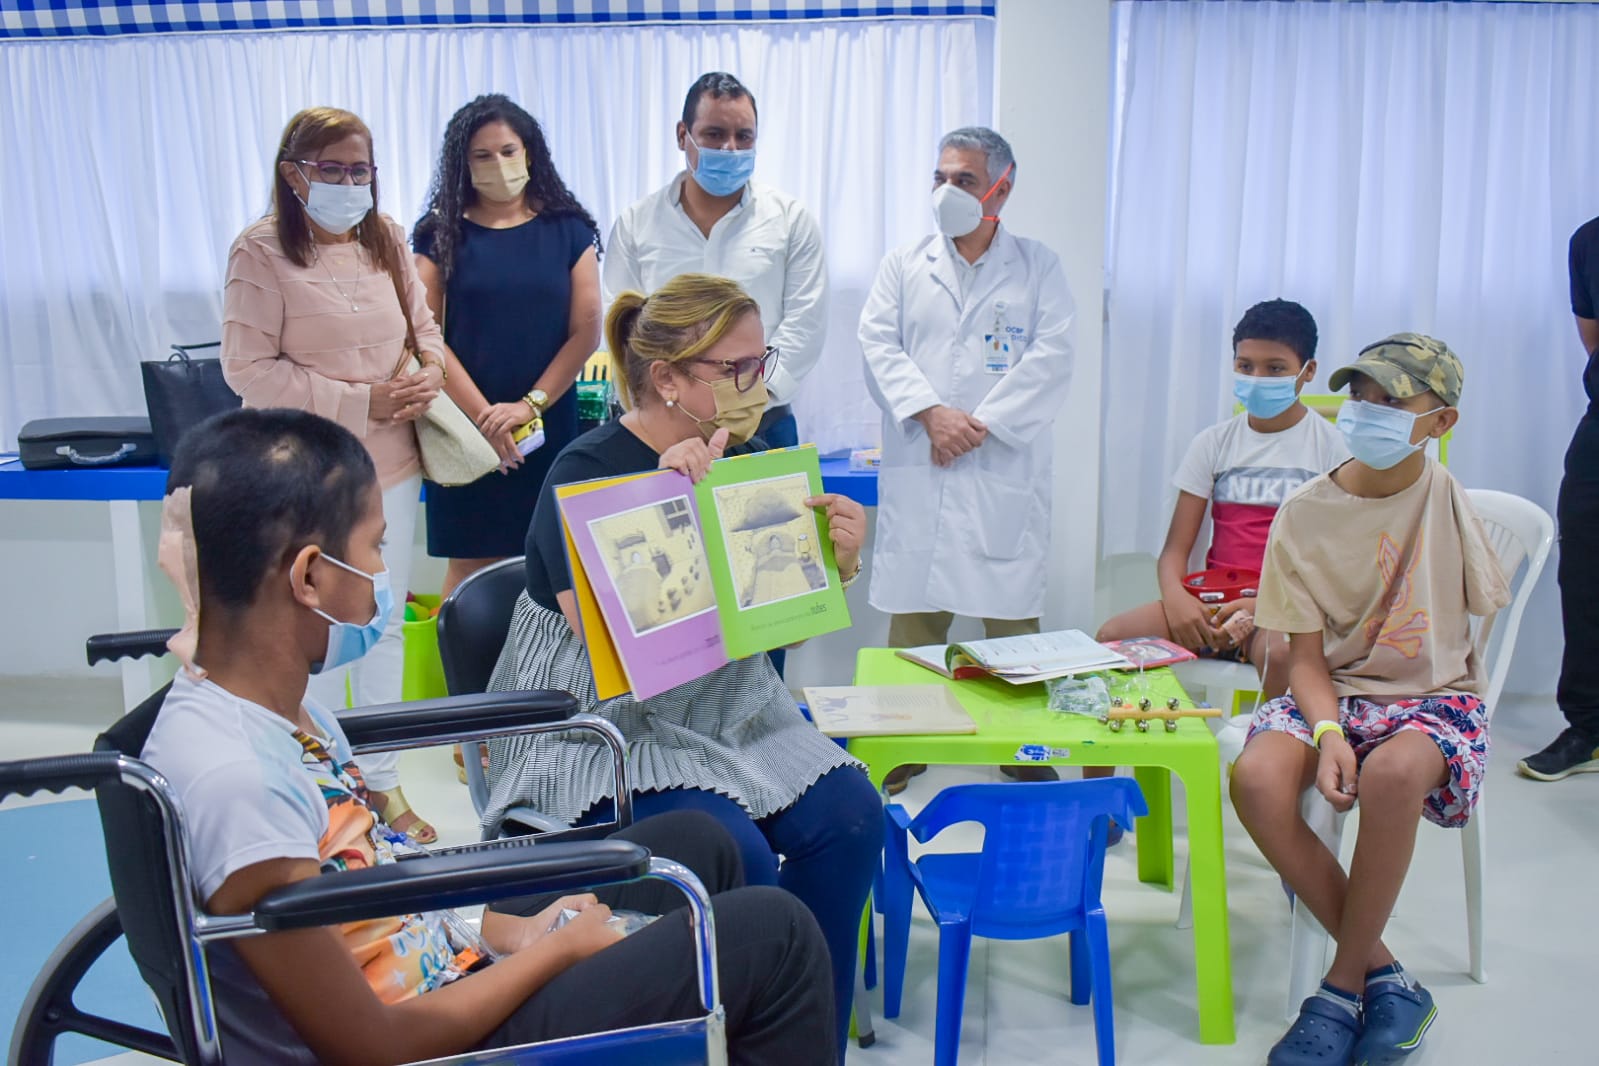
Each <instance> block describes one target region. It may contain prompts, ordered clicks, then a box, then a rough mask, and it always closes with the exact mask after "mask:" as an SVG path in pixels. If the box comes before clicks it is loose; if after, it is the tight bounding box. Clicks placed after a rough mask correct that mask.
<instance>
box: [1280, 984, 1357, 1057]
mask: <svg viewBox="0 0 1599 1066" xmlns="http://www.w3.org/2000/svg"><path fill="white" fill-rule="evenodd" d="M1359 1039H1360V1020H1359V1019H1358V1018H1356V1017H1355V1016H1354V1015H1352V1014H1350V1013H1349V1012H1348V1011H1347V1010H1345V1009H1344V1008H1342V1007H1340V1006H1338V1004H1336V1003H1329V1002H1328V1001H1327V999H1326V998H1325V997H1323V996H1311V997H1310V998H1309V999H1307V1000H1305V1002H1303V1003H1301V1004H1300V1005H1299V1017H1298V1018H1297V1019H1295V1021H1294V1024H1293V1025H1292V1026H1291V1027H1290V1028H1289V1030H1288V1032H1286V1033H1284V1034H1283V1038H1282V1039H1281V1040H1279V1041H1277V1045H1276V1046H1275V1047H1273V1048H1272V1049H1271V1054H1269V1055H1267V1056H1266V1063H1267V1066H1349V1062H1350V1057H1351V1056H1352V1055H1353V1054H1354V1051H1355V1044H1356V1042H1357V1041H1358V1040H1359Z"/></svg>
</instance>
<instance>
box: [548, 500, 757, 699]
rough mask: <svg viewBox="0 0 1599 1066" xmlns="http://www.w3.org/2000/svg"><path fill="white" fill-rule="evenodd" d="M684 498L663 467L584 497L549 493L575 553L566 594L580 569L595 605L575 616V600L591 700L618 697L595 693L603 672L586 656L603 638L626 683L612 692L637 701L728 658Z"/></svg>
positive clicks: (593, 655)
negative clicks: (589, 674)
mask: <svg viewBox="0 0 1599 1066" xmlns="http://www.w3.org/2000/svg"><path fill="white" fill-rule="evenodd" d="M563 488H565V489H568V490H570V489H572V488H574V486H563ZM693 494H694V486H693V485H692V484H691V483H690V482H689V479H688V478H686V477H684V476H683V475H682V474H679V473H677V472H676V471H671V470H665V471H661V472H659V473H654V474H648V475H646V476H643V477H638V478H632V479H630V480H627V481H622V482H620V483H614V482H613V483H611V484H607V485H601V486H598V487H592V488H589V489H588V491H579V492H571V491H568V492H565V493H563V492H562V491H561V490H560V489H557V490H556V499H557V500H558V501H559V503H560V507H561V517H562V519H563V520H564V521H565V524H566V530H567V535H568V536H569V537H570V538H571V541H572V546H573V548H574V549H575V551H576V555H575V557H571V558H569V560H568V561H569V562H570V563H571V564H572V566H571V569H572V578H573V588H574V590H576V589H577V588H578V586H579V584H580V579H579V577H578V573H579V570H581V571H582V572H583V577H582V579H581V582H582V583H585V584H588V585H590V586H591V587H592V589H593V593H594V597H593V604H594V606H596V607H597V608H598V614H597V616H595V615H594V614H585V613H584V610H583V608H584V604H583V597H581V596H579V598H578V614H579V618H580V620H581V622H582V627H583V637H584V644H585V646H586V647H587V648H588V652H589V661H590V663H591V664H593V665H594V667H595V674H594V678H595V694H596V695H597V696H599V697H600V698H601V699H605V698H608V697H609V696H613V695H619V694H620V692H617V691H609V689H611V688H614V683H613V684H611V685H608V686H607V691H602V690H601V689H600V679H601V675H602V673H608V672H609V671H608V669H607V664H605V663H603V662H602V661H601V660H599V659H596V651H597V650H599V651H602V652H603V648H604V645H605V643H606V642H607V641H608V642H609V643H610V644H612V645H613V646H614V647H615V650H616V656H617V658H618V660H619V661H620V666H621V673H622V674H623V676H624V678H625V681H626V685H625V687H624V688H622V689H621V690H620V691H621V692H625V691H628V690H631V691H632V692H633V693H634V694H635V695H636V696H638V697H639V698H640V699H646V698H648V697H650V696H653V695H656V694H658V693H661V692H665V691H666V690H667V689H670V688H675V687H676V686H678V685H681V684H683V683H684V682H685V681H692V680H693V679H695V678H696V677H703V676H704V675H705V674H708V673H710V672H711V671H712V670H715V669H716V668H717V667H719V666H721V665H722V664H723V663H725V662H727V661H728V659H727V650H726V648H725V647H724V646H723V644H722V627H721V622H720V620H719V619H718V617H717V614H716V600H715V594H714V592H713V590H712V587H711V582H710V567H709V565H708V563H707V560H706V557H705V546H704V540H703V538H702V537H701V535H700V531H699V524H698V522H697V521H696V520H695V516H694V495H693ZM602 630H603V631H604V637H603V638H601V635H600V631H602Z"/></svg>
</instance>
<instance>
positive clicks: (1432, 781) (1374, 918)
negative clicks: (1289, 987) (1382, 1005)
mask: <svg viewBox="0 0 1599 1066" xmlns="http://www.w3.org/2000/svg"><path fill="white" fill-rule="evenodd" d="M1448 777H1449V769H1448V766H1447V764H1446V763H1445V762H1444V757H1443V753H1442V752H1441V751H1439V750H1438V745H1437V744H1435V743H1433V741H1432V740H1431V739H1430V738H1428V737H1427V736H1426V735H1425V734H1423V733H1420V732H1417V731H1416V730H1413V729H1407V730H1402V731H1400V732H1398V733H1396V734H1394V735H1393V736H1392V737H1391V738H1390V739H1388V740H1386V741H1384V742H1383V743H1382V744H1381V745H1379V746H1378V747H1377V748H1376V749H1375V750H1374V751H1372V753H1371V754H1370V755H1368V756H1366V760H1365V762H1364V763H1362V764H1361V767H1360V778H1359V788H1360V812H1361V818H1360V833H1359V835H1358V836H1356V838H1355V857H1354V859H1353V860H1351V862H1350V864H1349V877H1348V880H1347V882H1346V887H1345V889H1344V892H1343V905H1342V907H1341V908H1340V911H1341V913H1342V920H1341V921H1339V922H1338V924H1337V925H1336V927H1335V926H1331V925H1327V922H1326V920H1325V919H1321V915H1320V913H1319V912H1318V913H1317V914H1316V917H1317V918H1318V919H1321V921H1322V925H1323V926H1325V927H1326V928H1328V929H1333V928H1336V929H1337V934H1336V936H1337V940H1338V952H1337V954H1336V955H1335V956H1334V957H1333V964H1332V969H1330V970H1328V971H1327V982H1328V983H1329V984H1331V985H1333V986H1334V987H1335V988H1346V989H1349V990H1350V991H1354V992H1358V991H1360V990H1361V989H1362V988H1363V987H1364V986H1365V983H1366V974H1367V973H1368V972H1369V971H1371V970H1373V969H1375V968H1376V967H1378V966H1386V965H1387V964H1388V963H1390V962H1392V961H1393V955H1392V954H1390V953H1389V951H1388V949H1387V948H1385V947H1383V945H1382V940H1381V937H1382V931H1383V927H1384V926H1385V925H1387V924H1388V917H1389V915H1390V914H1392V913H1393V909H1394V901H1395V900H1397V899H1398V898H1399V889H1400V886H1402V885H1403V884H1404V883H1405V874H1406V873H1407V872H1408V871H1409V869H1410V858H1411V855H1412V853H1413V852H1414V851H1415V847H1416V824H1417V823H1418V822H1419V821H1420V820H1421V806H1422V801H1423V800H1424V799H1425V798H1426V796H1427V793H1429V792H1431V791H1433V790H1434V789H1436V788H1439V787H1440V786H1442V785H1443V784H1444V783H1445V782H1446V781H1447V780H1448ZM1262 850H1264V849H1262ZM1323 850H1324V851H1325V850H1326V849H1323ZM1290 883H1292V879H1291V878H1290ZM1307 902H1308V901H1307ZM1312 910H1313V911H1314V910H1315V908H1314V907H1313V908H1312Z"/></svg>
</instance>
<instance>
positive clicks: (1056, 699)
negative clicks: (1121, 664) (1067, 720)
mask: <svg viewBox="0 0 1599 1066" xmlns="http://www.w3.org/2000/svg"><path fill="white" fill-rule="evenodd" d="M1045 687H1046V688H1047V689H1048V691H1049V709H1050V710H1052V711H1055V712H1057V713H1059V714H1081V715H1086V716H1088V717H1090V718H1098V717H1099V716H1100V715H1102V714H1105V713H1106V712H1108V711H1109V710H1110V688H1109V686H1107V685H1106V683H1105V677H1104V675H1103V674H1085V675H1082V676H1080V677H1057V678H1054V679H1053V680H1051V681H1047V682H1045Z"/></svg>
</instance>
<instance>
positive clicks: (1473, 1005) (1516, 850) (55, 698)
mask: <svg viewBox="0 0 1599 1066" xmlns="http://www.w3.org/2000/svg"><path fill="white" fill-rule="evenodd" d="M4 691H5V693H6V696H5V701H4V702H5V707H4V711H3V712H0V715H3V717H0V750H3V751H4V752H5V753H6V755H7V756H8V757H21V756H27V755H35V754H55V753H60V752H66V751H73V750H82V749H83V746H84V744H85V743H86V742H87V740H88V738H89V737H90V736H92V734H93V732H94V731H95V730H96V729H98V728H102V727H103V726H104V725H105V724H106V723H107V722H108V721H109V717H108V716H109V715H110V714H111V713H113V712H112V711H111V710H110V709H106V710H101V711H98V712H85V711H83V710H81V709H74V708H81V705H82V703H83V702H84V701H86V700H87V701H90V702H92V703H94V704H96V705H98V706H100V707H102V708H112V707H114V705H115V699H116V689H115V686H114V685H107V686H101V687H99V688H90V689H85V688H83V687H81V686H69V687H65V688H64V687H63V686H61V685H32V686H30V685H21V686H18V685H12V686H8V687H6V688H5V689H4ZM1558 725H1559V718H1558V715H1557V714H1556V712H1555V711H1554V709H1553V707H1552V705H1551V704H1550V703H1549V702H1548V701H1546V700H1545V701H1535V700H1507V701H1506V704H1505V706H1504V707H1503V708H1501V710H1500V712H1499V714H1498V715H1496V717H1495V721H1494V728H1493V736H1494V744H1495V754H1494V759H1493V762H1492V764H1491V767H1490V770H1489V780H1488V785H1487V796H1488V798H1489V800H1490V801H1491V803H1492V810H1491V816H1492V818H1493V823H1492V824H1493V832H1492V835H1491V840H1490V851H1489V854H1488V869H1489V874H1488V918H1487V921H1488V933H1487V950H1488V958H1487V965H1488V972H1489V979H1490V983H1489V984H1487V985H1476V984H1474V983H1473V982H1472V981H1471V979H1470V978H1469V977H1468V976H1466V974H1465V972H1464V970H1465V966H1466V957H1465V908H1464V899H1463V894H1462V889H1461V874H1460V846H1459V841H1458V837H1457V836H1455V835H1454V834H1451V833H1448V832H1445V831H1443V830H1439V829H1436V828H1433V827H1430V826H1429V827H1425V828H1424V829H1423V831H1422V832H1421V835H1420V840H1419V843H1418V846H1417V852H1416V858H1415V861H1414V863H1413V865H1412V868H1411V875H1410V878H1409V881H1408V883H1407V886H1406V889H1405V891H1404V893H1403V895H1402V896H1401V898H1400V901H1399V906H1398V909H1397V912H1396V913H1395V915H1394V917H1393V920H1392V922H1391V923H1390V926H1389V933H1388V939H1389V943H1390V945H1391V946H1392V947H1393V948H1394V950H1395V951H1396V953H1397V954H1398V955H1399V957H1400V958H1401V959H1403V960H1404V962H1405V963H1406V965H1407V966H1408V967H1409V968H1410V969H1411V970H1412V972H1414V973H1415V974H1417V975H1418V976H1419V977H1420V978H1421V979H1422V980H1423V981H1424V982H1425V983H1427V984H1428V985H1429V986H1430V987H1431V988H1432V989H1433V992H1434V994H1435V995H1436V996H1437V999H1438V1004H1439V1020H1438V1023H1437V1025H1436V1026H1435V1027H1434V1029H1433V1031H1432V1035H1431V1036H1430V1037H1429V1038H1428V1043H1427V1046H1426V1048H1425V1050H1424V1051H1423V1052H1422V1053H1421V1054H1420V1056H1418V1060H1419V1061H1421V1062H1431V1063H1444V1062H1453V1063H1462V1064H1466V1066H1497V1064H1501V1063H1504V1064H1510V1063H1517V1064H1520V1063H1593V1062H1596V1061H1599V1046H1596V1043H1595V1040H1594V1038H1593V1036H1592V1028H1593V1027H1592V1016H1591V1015H1589V1014H1588V1013H1587V1012H1588V1011H1589V1010H1591V1009H1593V1008H1592V1001H1593V995H1592V985H1593V982H1594V980H1595V974H1596V972H1599V971H1596V970H1595V966H1594V962H1593V959H1594V945H1595V942H1596V936H1599V908H1596V907H1595V905H1594V899H1595V895H1596V893H1599V775H1589V776H1586V777H1577V778H1572V779H1570V780H1568V781H1565V782H1562V783H1560V784H1554V785H1545V784H1538V783H1534V782H1530V781H1526V780H1523V779H1521V778H1518V777H1517V776H1516V775H1515V772H1514V764H1515V760H1516V759H1518V758H1520V757H1521V756H1522V755H1524V754H1525V753H1526V752H1528V751H1530V750H1532V749H1534V748H1536V747H1539V746H1541V745H1542V744H1543V743H1545V742H1546V741H1547V740H1549V739H1550V738H1552V737H1553V735H1554V733H1555V731H1556V729H1557V728H1558ZM979 773H981V772H980V771H965V770H953V769H934V770H933V771H931V772H929V773H928V774H927V775H925V776H924V777H920V778H917V779H916V780H915V781H914V782H913V784H912V787H911V789H910V790H909V791H908V792H907V793H906V796H905V797H904V798H905V800H906V801H907V803H908V804H909V805H911V806H913V807H914V806H915V805H917V804H919V803H920V802H922V801H925V799H926V798H927V797H929V796H930V795H932V793H933V792H934V791H936V790H937V789H938V788H940V787H942V786H943V785H946V784H949V783H952V782H954V781H957V780H968V779H973V778H975V777H976V776H978V774H979ZM402 774H403V776H404V780H405V782H406V789H407V793H408V795H409V797H410V799H411V802H412V804H413V805H414V806H415V807H416V808H417V810H419V811H420V812H422V813H423V814H425V815H426V816H427V817H429V818H430V819H432V820H433V821H434V823H435V824H436V825H438V826H439V828H440V830H441V831H442V832H443V833H444V834H445V836H446V838H448V839H467V838H469V837H470V836H472V835H473V834H474V832H475V828H474V820H473V818H472V815H471V811H470V807H469V805H468V803H467V800H466V794H465V789H464V788H462V787H461V786H460V785H458V784H456V782H455V778H454V767H453V765H452V764H451V763H450V761H449V756H448V753H447V752H444V751H430V752H418V753H408V754H407V755H406V757H405V760H404V761H403V763H402ZM1175 807H1176V811H1177V817H1178V820H1179V827H1180V824H1181V820H1182V803H1181V799H1180V797H1179V798H1178V801H1177V803H1176V804H1175ZM1353 828H1354V823H1351V826H1350V829H1351V831H1352V830H1353ZM1226 831H1227V836H1226V839H1227V863H1228V885H1229V895H1228V904H1229V911H1230V914H1231V917H1232V964H1233V977H1234V988H1235V992H1236V996H1237V1020H1238V1042H1237V1044H1235V1045H1231V1046H1222V1047H1206V1046H1202V1045H1200V1044H1198V1043H1196V1042H1195V1040H1196V1034H1197V1020H1196V1016H1195V1008H1194V1003H1195V994H1194V987H1193V976H1192V975H1193V959H1192V941H1191V939H1190V937H1189V934H1187V933H1185V932H1182V931H1179V930H1177V929H1176V928H1174V926H1173V924H1172V923H1173V921H1174V919H1175V917H1176V913H1177V898H1176V896H1175V894H1167V893H1165V892H1162V891H1159V890H1156V889H1153V888H1150V887H1147V886H1144V885H1140V884H1138V882H1137V878H1136V873H1135V866H1134V856H1135V851H1134V847H1135V845H1134V844H1133V843H1132V842H1131V841H1129V842H1128V843H1126V844H1123V845H1122V846H1121V847H1119V848H1117V849H1116V850H1115V851H1114V852H1113V853H1112V856H1111V858H1110V861H1109V862H1108V863H1107V869H1106V886H1105V901H1106V909H1107V911H1108V912H1109V914H1110V920H1111V951H1112V956H1113V960H1114V961H1113V970H1114V974H1115V995H1116V1008H1117V1009H1116V1028H1117V1033H1116V1036H1117V1052H1118V1055H1119V1060H1120V1061H1121V1062H1123V1063H1130V1064H1139V1063H1159V1064H1184V1066H1187V1064H1194V1066H1208V1064H1218V1066H1219V1064H1233V1063H1240V1064H1241V1063H1258V1062H1261V1061H1263V1060H1264V1057H1265V1052H1266V1049H1267V1048H1268V1047H1269V1046H1270V1044H1271V1043H1272V1041H1274V1040H1275V1039H1276V1037H1277V1036H1278V1035H1279V1034H1280V1033H1281V1031H1282V1029H1283V1027H1284V1023H1283V1021H1282V1012H1283V1005H1284V980H1285V979H1284V969H1285V965H1286V959H1287V939H1288V909H1287V906H1286V903H1285V901H1284V897H1283V895H1282V891H1281V889H1280V887H1279V885H1278V882H1277V878H1276V877H1275V875H1274V874H1272V872H1271V871H1270V870H1269V869H1268V868H1267V867H1266V866H1265V864H1264V862H1263V861H1262V860H1261V858H1260V856H1259V854H1258V853H1257V852H1256V851H1255V849H1254V847H1253V845H1252V844H1251V843H1250V842H1249V839H1248V837H1247V836H1246V835H1245V834H1244V832H1243V831H1242V829H1241V828H1240V827H1239V826H1238V823H1237V820H1236V819H1235V818H1234V817H1233V816H1232V813H1231V811H1230V809H1229V811H1228V812H1227V827H1226ZM939 845H940V846H949V847H951V848H958V847H961V846H963V843H962V841H961V840H960V838H959V837H958V836H955V837H954V838H953V839H952V840H951V841H950V842H949V844H947V845H945V844H944V842H943V841H942V840H940V841H939ZM1178 848H1179V852H1178V855H1179V863H1181V861H1182V858H1183V851H1182V843H1181V838H1180V837H1179V845H1178ZM936 957H937V940H936V935H935V933H934V931H933V929H932V926H931V923H930V922H928V921H927V920H926V918H925V917H922V918H920V919H919V920H918V922H917V925H916V927H915V929H914V930H913V937H912V943H911V953H910V960H909V967H908V970H907V987H906V993H905V1004H904V1013H903V1014H902V1015H901V1016H900V1017H899V1018H898V1019H895V1020H893V1021H886V1020H884V1019H882V1018H881V1006H880V1003H879V1004H878V1006H877V1007H875V1008H874V1010H875V1011H876V1012H877V1014H878V1020H877V1034H878V1040H877V1044H876V1046H875V1047H873V1048H871V1049H869V1050H865V1051H861V1050H854V1051H852V1053H851V1055H850V1061H851V1062H853V1063H858V1064H860V1066H873V1064H877V1066H910V1064H924V1063H929V1062H931V1061H932V1033H933V1018H934V999H935V974H936ZM1065 973H1066V951H1065V942H1064V940H1063V939H1055V940H1046V941H1035V942H1024V943H1003V944H1002V943H988V942H983V941H978V942H977V944H976V945H975V946H974V949H973V953H972V965H971V978H970V981H969V984H968V990H967V997H966V1009H965V1022H964V1030H963V1039H962V1054H961V1061H962V1062H963V1063H972V1064H976V1063H989V1064H1001V1063H1005V1064H1009V1063H1018V1062H1037V1063H1060V1064H1072V1066H1075V1064H1090V1063H1093V1062H1094V1061H1095V1058H1094V1045H1093V1022H1092V1017H1091V1014H1090V1011H1089V1008H1087V1007H1073V1006H1071V1005H1070V1004H1069V1003H1068V1002H1067V1000H1066V977H1065ZM7 1022H8V1023H9V1020H7ZM109 1061H115V1062H118V1063H133V1062H138V1061H143V1060H140V1059H139V1058H138V1057H137V1056H123V1057H119V1058H118V1059H116V1060H109Z"/></svg>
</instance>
